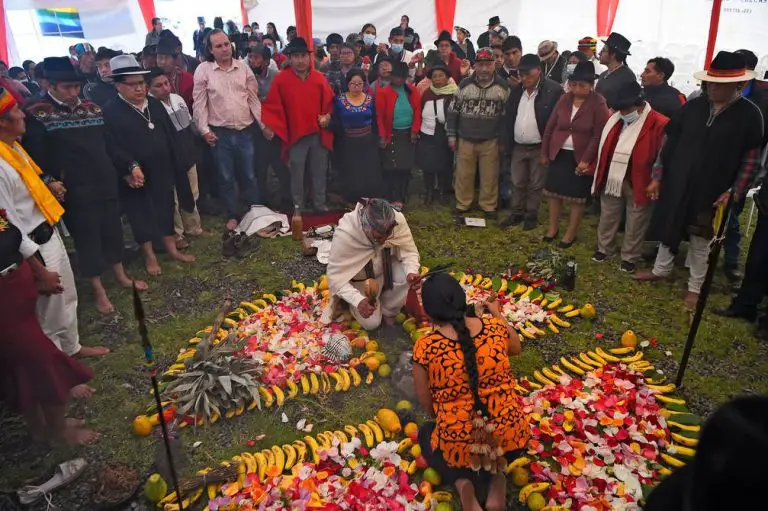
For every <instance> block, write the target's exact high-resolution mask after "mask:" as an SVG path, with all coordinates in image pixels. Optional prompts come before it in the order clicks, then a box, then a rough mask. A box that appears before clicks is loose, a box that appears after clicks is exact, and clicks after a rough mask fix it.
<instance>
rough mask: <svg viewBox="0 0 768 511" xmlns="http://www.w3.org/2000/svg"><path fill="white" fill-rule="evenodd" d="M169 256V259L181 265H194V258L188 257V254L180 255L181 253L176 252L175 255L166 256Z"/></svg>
mask: <svg viewBox="0 0 768 511" xmlns="http://www.w3.org/2000/svg"><path fill="white" fill-rule="evenodd" d="M168 255H170V256H171V259H173V260H174V261H179V262H182V263H194V262H195V256H193V255H189V254H182V253H181V252H176V253H175V254H168Z"/></svg>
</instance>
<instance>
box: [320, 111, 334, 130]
mask: <svg viewBox="0 0 768 511" xmlns="http://www.w3.org/2000/svg"><path fill="white" fill-rule="evenodd" d="M317 123H318V124H319V125H320V127H321V128H327V127H328V125H329V124H330V123H331V114H325V115H318V116H317Z"/></svg>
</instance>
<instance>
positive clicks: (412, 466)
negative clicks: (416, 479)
mask: <svg viewBox="0 0 768 511" xmlns="http://www.w3.org/2000/svg"><path fill="white" fill-rule="evenodd" d="M417 468H418V467H416V460H413V461H412V462H411V464H410V465H408V470H407V472H408V475H409V476H412V475H413V474H415V473H416V470H417Z"/></svg>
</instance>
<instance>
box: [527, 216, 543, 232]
mask: <svg viewBox="0 0 768 511" xmlns="http://www.w3.org/2000/svg"><path fill="white" fill-rule="evenodd" d="M538 225H539V222H538V220H536V219H535V218H528V219H526V220H525V222H523V230H524V231H532V230H534V229H535V228H536V227H537V226H538Z"/></svg>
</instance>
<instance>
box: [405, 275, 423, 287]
mask: <svg viewBox="0 0 768 511" xmlns="http://www.w3.org/2000/svg"><path fill="white" fill-rule="evenodd" d="M405 280H406V282H408V285H409V286H410V287H411V289H421V275H419V274H418V273H409V274H408V276H407V277H405Z"/></svg>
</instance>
